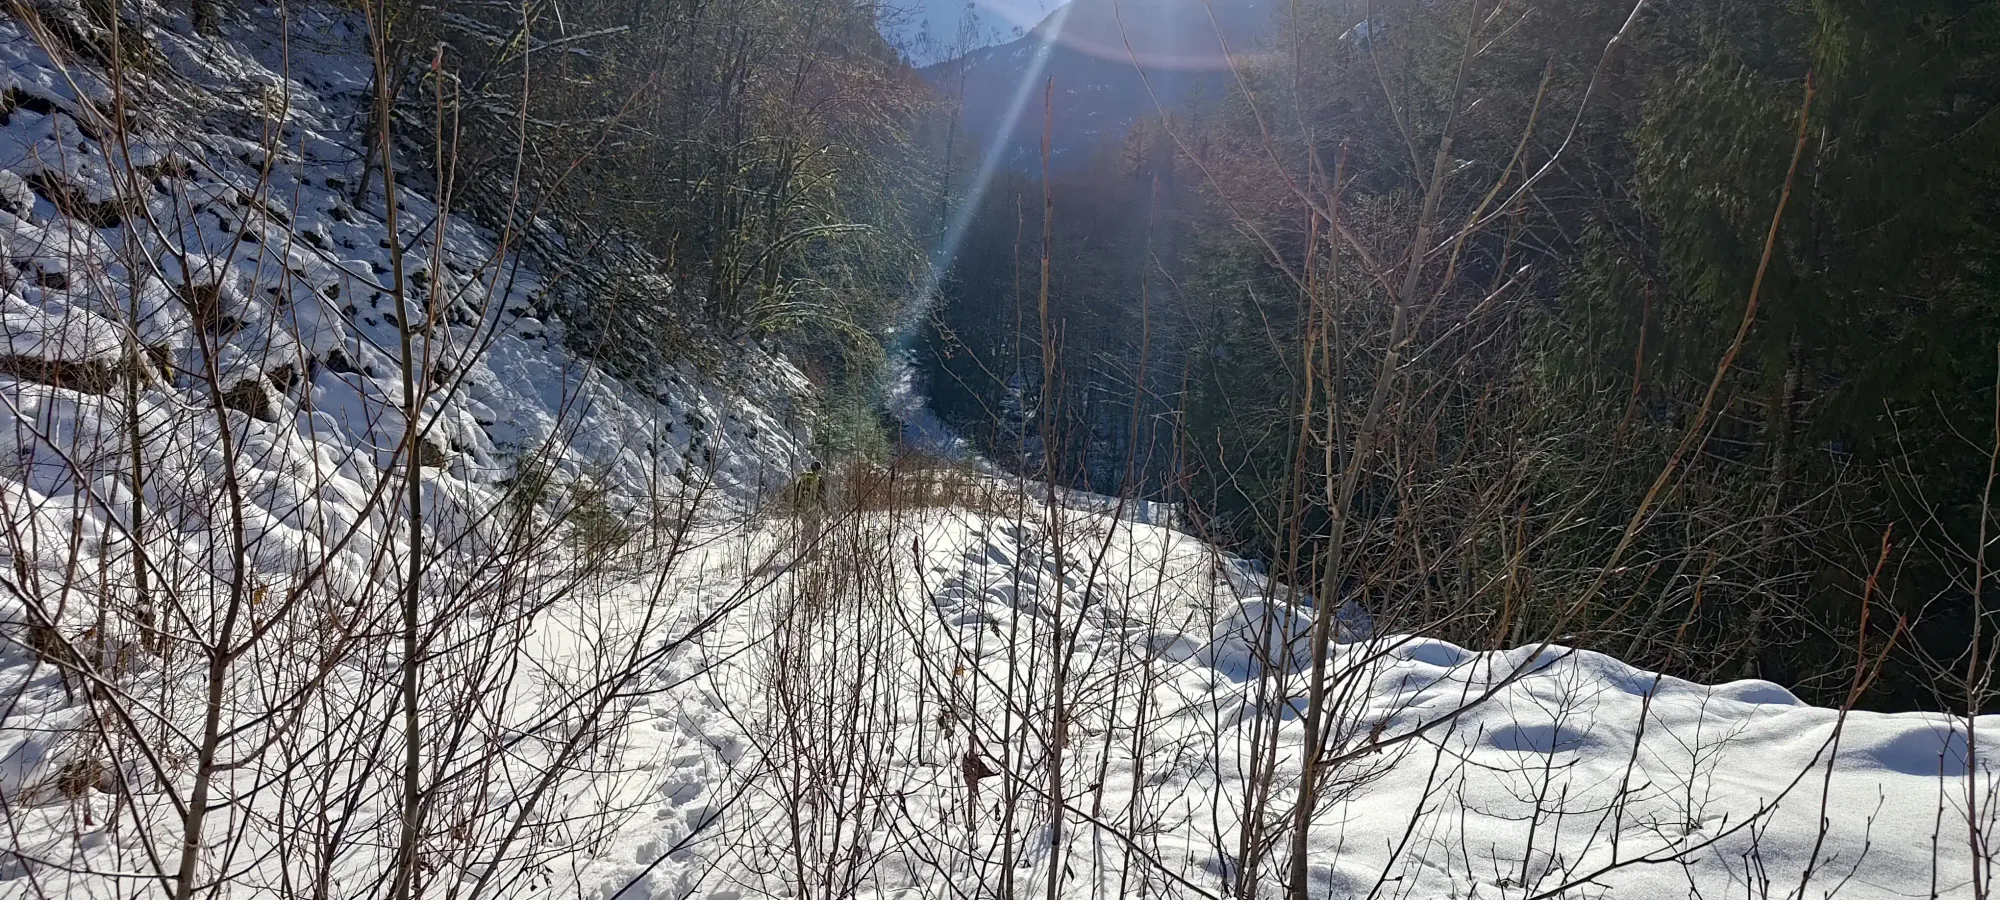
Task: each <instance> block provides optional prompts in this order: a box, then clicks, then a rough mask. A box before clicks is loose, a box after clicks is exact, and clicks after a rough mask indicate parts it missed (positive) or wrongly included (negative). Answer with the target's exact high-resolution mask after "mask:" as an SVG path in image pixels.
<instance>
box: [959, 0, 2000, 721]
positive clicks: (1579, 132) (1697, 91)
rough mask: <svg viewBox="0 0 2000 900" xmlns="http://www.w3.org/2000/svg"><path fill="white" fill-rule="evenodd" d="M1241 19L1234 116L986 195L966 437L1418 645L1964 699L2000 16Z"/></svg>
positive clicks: (1115, 141) (1983, 389) (1984, 468)
mask: <svg viewBox="0 0 2000 900" xmlns="http://www.w3.org/2000/svg"><path fill="white" fill-rule="evenodd" d="M1086 2H1088V0H1086ZM1106 5H1109V4H1106ZM1223 6H1224V5H1222V4H1218V5H1217V6H1216V9H1218V10H1221V9H1223ZM1220 14H1221V13H1218V15H1220ZM1246 14H1247V13H1246ZM1256 14H1257V15H1270V16H1273V17H1274V19H1273V21H1272V22H1271V25H1270V29H1269V35H1268V37H1267V38H1266V39H1265V40H1264V41H1263V42H1262V43H1260V44H1257V45H1255V46H1256V47H1257V48H1258V52H1254V53H1250V52H1244V53H1237V54H1235V55H1234V56H1233V57H1232V59H1233V61H1232V63H1231V65H1230V66H1229V68H1228V69H1227V70H1226V71H1224V72H1222V73H1221V75H1222V76H1223V77H1222V78H1221V79H1220V83H1221V84H1223V85H1224V86H1225V90H1223V91H1217V92H1209V93H1204V92H1202V91H1200V90H1196V91H1194V92H1193V95H1192V96H1189V97H1183V98H1179V99H1178V101H1177V102H1169V101H1162V102H1160V103H1158V104H1157V105H1150V106H1148V107H1146V108H1145V109H1143V110H1138V111H1136V113H1135V116H1134V119H1133V124H1131V125H1130V127H1129V128H1127V129H1126V130H1125V131H1124V133H1122V134H1108V135H1106V136H1105V137H1104V138H1103V139H1102V140H1100V141H1099V142H1097V144H1096V145H1095V146H1094V149H1092V150H1091V151H1089V152H1088V154H1087V156H1083V158H1079V157H1080V156H1082V154H1079V153H1071V154H1068V155H1061V154H1059V155H1058V158H1056V159H1055V160H1053V161H1051V160H1048V159H1046V158H1044V159H1041V160H1032V161H1029V162H1028V163H1027V164H1026V165H1024V166H1014V167H1010V168H1008V169H1006V170H1005V171H1002V172H1000V173H999V174H998V175H997V176H996V178H995V179H994V180H993V182H992V183H991V184H990V185H989V186H987V188H986V190H985V191H984V193H983V194H982V195H980V196H979V197H977V199H976V205H975V206H973V207H972V208H970V209H969V210H968V212H967V216H968V218H969V224H967V225H966V227H965V230H964V237H963V239H962V241H961V242H960V243H959V245H958V246H956V248H955V250H956V253H955V255H954V256H952V257H951V259H950V260H949V268H948V271H947V274H946V276H945V278H944V279H943V284H942V288H941V290H940V292H939V297H938V298H937V302H936V304H935V305H934V306H933V307H932V308H931V310H930V315H929V316H928V318H927V322H926V328H925V331H924V344H923V346H924V351H923V354H922V360H923V364H924V369H925V371H926V372H927V374H928V376H929V383H930V392H931V397H932V399H933V402H934V404H935V405H936V407H937V409H938V410H939V412H940V413H941V414H942V415H943V416H945V417H946V418H947V419H948V420H949V421H951V422H952V423H953V424H955V425H956V426H957V427H958V428H959V429H960V430H961V431H962V432H963V433H964V434H966V435H968V436H970V437H971V438H973V439H974V440H975V441H976V442H977V443H978V444H979V445H980V446H981V447H982V448H984V449H985V451H986V452H987V453H988V454H989V455H990V456H991V457H992V458H993V459H995V460H996V461H999V462H1001V463H1002V464H1005V465H1011V466H1014V467H1016V468H1019V469H1022V470H1024V471H1028V472H1032V473H1036V474H1046V475H1049V476H1052V477H1054V478H1055V479H1057V480H1059V481H1061V482H1064V483H1069V484H1074V485H1078V486H1087V487H1090V488H1092V489H1095V490H1098V491H1103V492H1107V493H1112V494H1120V495H1123V496H1130V497H1143V498H1148V499H1155V500H1167V501H1172V502H1176V503H1181V504H1184V509H1185V514H1186V516H1187V519H1188V522H1189V523H1190V525H1191V527H1193V528H1195V529H1197V530H1198V531H1199V532H1201V533H1202V534H1204V535H1205V536H1208V537H1209V538H1211V539H1213V540H1218V541H1222V542H1225V543H1227V544H1228V545H1230V546H1233V547H1236V548H1239V549H1241V550H1242V551H1244V552H1247V553H1251V554H1253V555H1257V556H1260V557H1262V558H1265V559H1268V560H1270V561H1272V562H1273V564H1274V569H1275V570H1276V571H1277V572H1278V573H1279V577H1281V578H1283V579H1285V580H1288V581H1291V582H1293V583H1300V584H1316V585H1318V587H1319V588H1320V589H1321V591H1322V594H1321V596H1323V597H1334V596H1338V597H1342V598H1345V599H1349V600H1352V601H1355V602H1357V603H1360V604H1362V605H1363V606H1364V607H1365V608H1367V609H1369V610H1370V611H1371V612H1372V613H1373V614H1374V615H1376V616H1378V617H1382V618H1386V619H1388V620H1392V621H1395V622H1398V623H1400V626H1401V627H1408V628H1413V629H1423V630H1425V631H1426V632H1428V633H1438V634H1443V635H1447V636H1449V637H1450V638H1452V639H1454V640H1457V641H1460V642H1463V643H1466V644H1467V645H1470V646H1480V647H1500V646H1509V645H1511V644H1512V643H1513V642H1517V641H1518V640H1521V639H1523V638H1524V637H1525V636H1528V635H1534V634H1540V633H1545V632H1548V631H1550V630H1553V631H1554V632H1556V633H1560V634H1562V635H1564V636H1565V637H1564V640H1565V641H1567V642H1573V643H1575V644H1577V645H1580V646H1586V647H1591V648H1594V649H1600V650H1604V651H1606V652H1609V653H1613V654H1615V655H1619V656H1621V657H1622V658H1624V659H1627V660H1629V661H1631V662H1633V663H1635V664H1641V665H1645V666H1648V667H1653V668H1658V669H1660V670H1662V671H1667V672H1671V673H1674V674H1678V675H1683V676H1687V677H1692V678H1697V679H1702V680H1709V681H1715V680H1728V679H1732V678H1739V677H1762V678H1768V679H1772V680H1775V681H1778V682H1781V683H1784V684H1786V685H1788V686H1791V687H1793V688H1794V689H1795V690H1799V691H1800V692H1801V693H1802V696H1809V697H1813V698H1816V699H1818V700H1821V701H1835V700H1838V699H1839V698H1840V697H1841V696H1844V695H1845V694H1846V693H1847V692H1848V691H1849V690H1850V689H1851V684H1850V681H1851V679H1850V675H1851V670H1852V669H1853V662H1852V661H1853V659H1854V657H1855V654H1856V652H1857V648H1860V652H1863V653H1867V654H1880V653H1888V654H1889V658H1890V660H1891V661H1890V663H1889V664H1888V665H1887V666H1885V667H1884V669H1883V674H1882V676H1881V677H1880V678H1879V679H1877V680H1875V681H1874V682H1873V683H1872V685H1871V686H1870V687H1869V689H1868V691H1867V700H1866V701H1865V702H1867V703H1869V704H1872V705H1876V706H1880V707H1886V708H1910V707H1943V708H1962V707H1963V705H1964V704H1965V703H1966V702H1967V698H1968V690H1967V688H1968V684H1967V679H1968V678H1973V679H1977V680H1979V681H1984V680H1985V677H1986V674H1987V673H1990V671H1991V666H1990V665H1988V664H1987V662H1986V660H1987V659H1989V658H1990V656H1991V654H1993V653H1994V652H1995V649H1996V647H2000V644H1996V643H1995V642H1994V640H1993V634H1992V633H1993V631H1994V629H1995V627H1996V626H2000V622H1994V621H1992V620H1991V619H1990V615H1989V613H1988V611H1987V610H1988V607H1989V606H1990V601H1986V600H1984V599H1983V595H1984V585H1985V583H1986V581H1987V579H1988V578H1989V577H1990V576H1989V574H1988V572H1987V568H1988V564H1987V561H1986V556H1985V553H1984V547H1985V545H1986V544H1988V543H1990V541H1991V533H1992V531H1993V528H1992V526H1993V524H1994V519H1993V517H1992V515H1991V511H1990V499H1991V494H1990V491H1991V487H1992V479H1993V471H1994V469H1993V465H1992V461H1993V459H1994V454H1995V452H1996V447H2000V443H1996V441H2000V434H1996V425H2000V419H1996V412H2000V410H1996V397H1995V394H1994V390H1995V383H1996V378H2000V358H1996V349H2000V280H1996V274H1995V270H1994V267H1993V254H1994V253H1995V252H1996V250H2000V238H1996V236H1995V234H1994V233H1993V231H1992V227H1991V222H1992V221H1993V215H1994V213H1995V212H1996V209H1995V204H1996V200H2000V153H1996V150H2000V146H1996V144H2000V117H1996V116H1995V112H1996V110H2000V8H1995V7H1994V6H1992V5H1991V4H1988V3H1981V2H1971V0H1934V2H1932V0H1925V2H1915V3H1912V2H1905V0H1814V2H1791V0H1756V2H1740V0H1733V2H1720V0H1697V2H1689V3H1676V4H1659V3H1646V2H1639V3H1636V4H1634V3H1625V2H1606V0H1550V2H1536V3H1531V4H1522V3H1511V2H1491V0H1452V2H1417V0H1387V2H1382V0H1377V2H1372V3H1360V2H1344V0H1328V2H1318V3H1301V4H1290V5H1283V6H1281V7H1280V8H1279V9H1277V10H1276V11H1275V12H1269V11H1263V10H1258V11H1257V12H1256ZM1126 62H1127V64H1128V65H1131V64H1132V62H1133V59H1131V58H1128V59H1127V60H1126ZM1160 65H1166V64H1163V63H1156V66H1160ZM1138 68H1139V70H1140V71H1141V72H1142V73H1144V72H1145V69H1146V65H1145V63H1144V62H1143V61H1141V62H1140V64H1139V66H1138ZM1155 77H1158V76H1155ZM1060 79H1061V73H1060V72H1058V73H1055V74H1054V75H1053V76H1052V81H1051V82H1050V83H1049V84H1045V85H1037V88H1038V89H1037V90H1036V91H1035V92H1034V95H1033V97H1032V99H1031V101H1030V103H1029V104H1028V108H1027V109H1026V111H1025V112H1024V113H1023V114H1022V115H1021V116H1020V117H1019V120H1018V122H1017V123H1016V127H1017V130H1018V129H1026V130H1028V138H1027V139H1033V137H1034V136H1035V135H1036V134H1037V133H1038V132H1040V131H1041V130H1042V129H1043V127H1044V120H1045V116H1044V115H1043V113H1044V110H1043V108H1042V107H1043V93H1044V90H1043V89H1048V90H1049V96H1051V97H1058V96H1060V94H1061V92H1062V91H1063V89H1064V88H1065V85H1064V84H1063V83H1062V82H1061V80H1060ZM947 87H949V85H948V84H947ZM948 93H949V92H948V91H947V94H948ZM1140 96H1141V99H1144V96H1145V95H1143V94H1142V95H1140ZM946 100H947V102H949V96H947V98H946ZM1050 110H1051V112H1052V113H1053V114H1052V115H1049V116H1047V117H1046V118H1047V120H1048V125H1049V127H1050V128H1051V130H1054V129H1060V128H1062V127H1064V125H1065V120H1064V116H1063V114H1062V110H1061V109H1060V103H1059V102H1057V101H1054V100H1051V101H1050ZM1023 139H1024V138H1023V135H1022V134H1019V133H1016V134H1015V135H1014V140H1015V142H1016V143H1019V142H1021V141H1022V140H1023ZM1052 139H1053V141H1054V143H1055V146H1057V147H1058V148H1061V147H1063V146H1064V141H1065V138H1064V137H1063V136H1062V135H1060V134H1057V135H1053V136H1052ZM1072 140H1073V139H1072ZM1044 173H1046V177H1045V176H1044ZM1974 693H1976V691H1975V692H1974Z"/></svg>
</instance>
